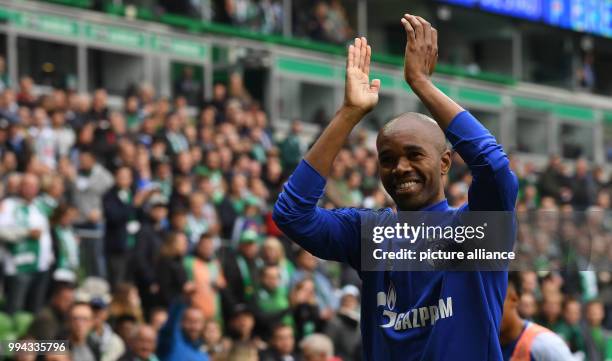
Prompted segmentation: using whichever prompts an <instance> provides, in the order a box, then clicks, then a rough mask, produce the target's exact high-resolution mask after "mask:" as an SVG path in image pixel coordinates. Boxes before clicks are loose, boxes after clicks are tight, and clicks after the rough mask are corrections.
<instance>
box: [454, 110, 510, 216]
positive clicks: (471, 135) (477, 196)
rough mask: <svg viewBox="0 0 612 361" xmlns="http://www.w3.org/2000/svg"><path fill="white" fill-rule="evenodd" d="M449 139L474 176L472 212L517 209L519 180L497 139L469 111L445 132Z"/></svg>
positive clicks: (470, 193)
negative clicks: (515, 207)
mask: <svg viewBox="0 0 612 361" xmlns="http://www.w3.org/2000/svg"><path fill="white" fill-rule="evenodd" d="M446 137H447V138H448V140H449V141H450V142H451V144H452V145H453V149H454V150H455V151H457V153H459V155H460V156H461V158H463V160H464V161H465V163H466V164H467V165H468V167H469V168H470V172H471V173H472V185H471V187H470V190H469V192H468V208H469V209H470V210H472V211H512V210H514V205H515V203H516V198H517V194H518V180H517V178H516V176H515V175H514V173H513V172H512V171H511V170H510V161H509V160H508V157H507V156H506V153H504V151H503V149H502V147H501V145H499V144H498V143H497V141H496V140H495V137H493V135H491V133H489V131H488V130H487V129H486V128H485V127H484V126H483V125H482V124H480V123H479V122H478V120H476V118H474V116H472V114H470V113H469V112H467V111H464V112H461V113H459V114H458V115H457V116H456V117H455V119H453V121H452V122H451V124H450V125H449V126H448V128H447V129H446Z"/></svg>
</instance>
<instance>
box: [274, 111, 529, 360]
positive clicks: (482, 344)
mask: <svg viewBox="0 0 612 361" xmlns="http://www.w3.org/2000/svg"><path fill="white" fill-rule="evenodd" d="M446 137H447V138H448V140H449V141H450V142H451V144H452V145H453V148H454V149H455V150H456V151H457V152H458V153H459V155H461V157H462V158H463V159H464V160H465V162H466V164H467V165H468V166H469V168H470V171H471V173H472V176H473V181H472V185H471V187H470V190H469V193H468V204H466V205H464V206H462V207H460V208H459V209H456V210H455V211H456V212H465V211H468V210H474V211H512V210H514V205H515V202H516V197H517V191H518V182H517V179H516V176H515V175H514V174H513V173H512V171H511V170H510V168H509V161H508V157H507V156H506V154H504V152H503V150H502V148H501V146H500V145H499V144H497V142H496V141H495V138H494V137H493V136H492V135H491V134H490V133H489V132H488V131H487V129H486V128H484V127H483V126H482V125H481V124H480V123H479V122H478V121H477V120H476V119H475V118H474V117H473V116H472V115H471V114H470V113H468V112H462V113H460V114H458V115H457V116H456V117H455V119H453V121H452V122H451V124H450V125H449V127H448V128H447V129H446ZM325 183H326V182H325V178H323V177H322V176H321V175H320V174H318V173H317V171H315V170H314V169H313V168H312V167H311V166H310V165H309V164H308V163H307V162H306V161H302V162H301V163H300V165H299V166H298V167H297V168H296V170H295V171H294V173H293V175H292V176H291V177H290V179H289V181H288V182H287V183H286V184H285V186H284V189H283V192H282V193H281V194H280V195H279V198H278V201H277V202H276V205H275V207H274V220H275V222H276V223H277V225H278V226H279V227H280V228H281V229H282V230H283V231H284V232H285V234H286V235H287V236H288V237H290V238H291V239H292V240H294V241H295V242H297V243H298V244H299V245H300V246H302V247H303V248H305V249H306V250H308V251H309V252H311V253H312V254H314V255H315V256H317V257H320V258H323V259H327V260H334V261H339V262H346V263H349V264H350V265H351V266H352V267H353V268H355V269H356V270H357V271H358V272H359V275H360V277H361V279H362V281H363V289H362V306H361V316H362V317H361V320H362V323H361V333H362V338H363V348H364V360H367V361H377V360H402V361H413V360H414V361H433V360H435V361H438V360H452V361H462V360H465V361H483V360H495V361H500V360H502V353H501V348H500V345H499V341H498V335H499V325H500V322H501V315H502V309H503V302H504V298H505V293H506V286H507V273H506V272H443V271H436V272H398V271H395V272H394V271H385V272H362V271H361V264H360V262H361V253H360V252H361V242H360V240H361V228H360V227H361V217H381V218H382V217H388V216H389V215H390V213H392V211H391V210H390V209H386V210H382V211H374V210H364V209H355V208H343V209H335V210H326V209H323V208H319V207H317V202H318V201H319V198H320V197H321V196H322V195H323V192H324V188H325ZM423 210H424V211H449V210H451V208H450V207H449V205H448V203H447V202H446V200H445V201H442V202H440V203H438V204H434V205H431V206H429V207H427V208H425V209H423Z"/></svg>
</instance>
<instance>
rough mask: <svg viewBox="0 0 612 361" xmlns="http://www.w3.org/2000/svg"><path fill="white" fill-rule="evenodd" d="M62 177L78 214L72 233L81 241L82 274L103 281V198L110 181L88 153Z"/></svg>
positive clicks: (83, 151) (81, 154)
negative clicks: (66, 181)
mask: <svg viewBox="0 0 612 361" xmlns="http://www.w3.org/2000/svg"><path fill="white" fill-rule="evenodd" d="M64 176H65V177H66V178H67V179H68V182H69V186H68V189H69V192H70V199H71V200H72V201H73V202H74V204H75V206H76V208H77V209H78V211H79V218H78V220H77V223H76V224H75V232H76V235H77V236H78V237H79V238H80V239H81V254H82V259H83V265H84V266H85V273H86V274H87V275H90V276H97V277H105V276H106V259H105V257H104V244H103V236H104V229H103V223H102V222H103V207H102V197H103V195H104V194H105V193H106V192H107V191H108V190H109V189H110V188H111V187H112V186H113V183H114V180H113V177H112V175H111V174H110V173H109V172H108V171H107V170H106V168H104V167H103V166H102V165H101V164H99V163H98V162H97V161H96V158H95V155H94V154H93V153H92V152H91V151H90V150H88V149H82V150H80V152H79V156H78V171H77V170H75V169H74V168H68V169H66V170H65V172H64Z"/></svg>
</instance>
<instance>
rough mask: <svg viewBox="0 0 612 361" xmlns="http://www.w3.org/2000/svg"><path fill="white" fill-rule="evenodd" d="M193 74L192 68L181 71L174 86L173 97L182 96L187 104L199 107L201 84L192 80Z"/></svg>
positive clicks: (186, 67) (200, 102)
mask: <svg viewBox="0 0 612 361" xmlns="http://www.w3.org/2000/svg"><path fill="white" fill-rule="evenodd" d="M194 76H195V73H194V69H193V67H192V66H185V67H183V69H182V72H181V77H180V78H179V79H177V81H176V83H175V84H174V95H175V96H179V95H180V96H184V97H185V99H186V100H187V104H189V105H191V106H200V105H201V104H202V96H203V93H202V82H201V81H199V80H196V79H195V78H194Z"/></svg>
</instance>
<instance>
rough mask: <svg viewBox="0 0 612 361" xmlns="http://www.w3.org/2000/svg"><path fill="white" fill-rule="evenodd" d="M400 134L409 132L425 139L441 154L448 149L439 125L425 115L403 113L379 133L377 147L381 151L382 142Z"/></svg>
mask: <svg viewBox="0 0 612 361" xmlns="http://www.w3.org/2000/svg"><path fill="white" fill-rule="evenodd" d="M400 132H409V133H413V134H415V135H418V136H419V137H423V139H426V140H427V141H429V142H431V144H433V145H434V146H435V147H436V149H439V150H440V152H444V151H445V150H447V149H448V147H447V146H446V136H445V135H444V132H443V131H442V128H440V126H439V125H438V123H436V121H435V120H433V119H431V118H430V117H428V116H427V115H425V114H421V113H414V112H407V113H403V114H401V115H399V116H398V117H396V118H393V119H391V120H390V121H389V122H388V123H387V124H385V126H384V127H382V129H381V130H380V131H379V132H378V137H377V138H376V147H377V148H378V149H379V150H380V142H381V141H384V140H385V138H387V137H389V136H390V135H393V134H397V133H400Z"/></svg>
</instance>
